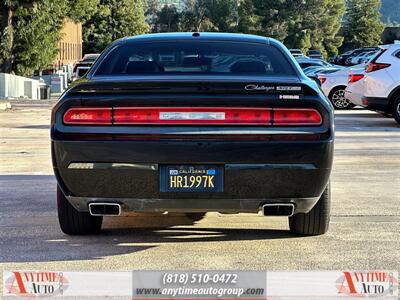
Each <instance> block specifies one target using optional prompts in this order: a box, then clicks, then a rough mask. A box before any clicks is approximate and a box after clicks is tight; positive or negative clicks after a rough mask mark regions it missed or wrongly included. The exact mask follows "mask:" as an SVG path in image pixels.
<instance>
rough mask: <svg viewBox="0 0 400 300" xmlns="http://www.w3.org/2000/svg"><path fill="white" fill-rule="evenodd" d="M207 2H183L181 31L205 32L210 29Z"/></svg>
mask: <svg viewBox="0 0 400 300" xmlns="http://www.w3.org/2000/svg"><path fill="white" fill-rule="evenodd" d="M206 2H207V0H185V1H184V4H183V11H182V22H181V29H182V30H183V31H205V30H207V28H209V27H210V20H208V18H207V8H206Z"/></svg>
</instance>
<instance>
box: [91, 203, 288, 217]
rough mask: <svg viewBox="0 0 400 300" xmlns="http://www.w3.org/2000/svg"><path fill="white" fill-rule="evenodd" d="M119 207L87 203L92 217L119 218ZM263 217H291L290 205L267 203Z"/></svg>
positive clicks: (109, 204)
mask: <svg viewBox="0 0 400 300" xmlns="http://www.w3.org/2000/svg"><path fill="white" fill-rule="evenodd" d="M121 211H122V209H121V205H120V204H118V203H89V213H90V214H91V215H92V216H96V217H100V216H119V215H121ZM262 213H263V215H264V216H280V217H291V216H293V213H294V204H292V203H269V204H264V205H263V206H262Z"/></svg>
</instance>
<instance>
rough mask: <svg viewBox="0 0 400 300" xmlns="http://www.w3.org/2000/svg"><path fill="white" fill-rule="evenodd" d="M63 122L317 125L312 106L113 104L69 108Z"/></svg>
mask: <svg viewBox="0 0 400 300" xmlns="http://www.w3.org/2000/svg"><path fill="white" fill-rule="evenodd" d="M63 120H64V123H65V124H66V125H252V126H268V125H276V126H293V125H301V126H318V125H321V123H322V116H321V114H320V113H319V112H318V111H317V110H315V109H312V108H245V107H238V108H235V107H233V108H226V107H201V108H200V107H194V108H192V107H116V108H79V107H75V108H70V109H69V110H67V112H66V113H65V114H64V118H63Z"/></svg>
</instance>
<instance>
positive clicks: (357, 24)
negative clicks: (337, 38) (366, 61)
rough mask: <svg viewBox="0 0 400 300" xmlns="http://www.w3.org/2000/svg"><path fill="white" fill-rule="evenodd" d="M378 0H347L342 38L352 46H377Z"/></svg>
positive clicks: (378, 36) (380, 25) (379, 2)
mask: <svg viewBox="0 0 400 300" xmlns="http://www.w3.org/2000/svg"><path fill="white" fill-rule="evenodd" d="M380 6H381V1H380V0H347V11H346V15H345V22H344V28H343V32H344V38H345V43H346V44H347V45H351V46H352V47H356V48H360V47H368V46H377V45H378V44H379V43H380V41H381V34H382V32H383V24H382V22H381V21H380V17H381V14H380V12H379V9H380Z"/></svg>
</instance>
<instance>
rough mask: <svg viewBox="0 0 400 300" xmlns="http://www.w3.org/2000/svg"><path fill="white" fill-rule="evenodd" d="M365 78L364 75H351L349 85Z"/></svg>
mask: <svg viewBox="0 0 400 300" xmlns="http://www.w3.org/2000/svg"><path fill="white" fill-rule="evenodd" d="M363 78H364V74H350V75H349V80H348V81H349V83H353V82H357V81H359V80H361V79H363Z"/></svg>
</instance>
